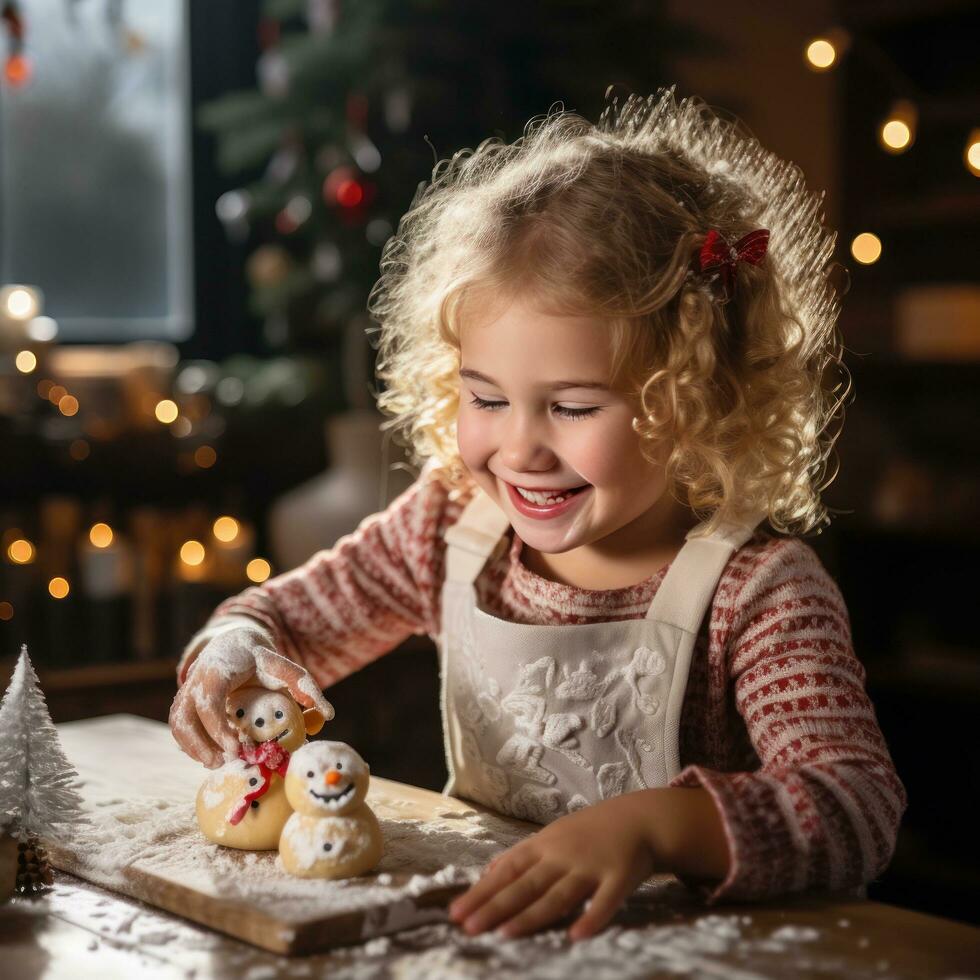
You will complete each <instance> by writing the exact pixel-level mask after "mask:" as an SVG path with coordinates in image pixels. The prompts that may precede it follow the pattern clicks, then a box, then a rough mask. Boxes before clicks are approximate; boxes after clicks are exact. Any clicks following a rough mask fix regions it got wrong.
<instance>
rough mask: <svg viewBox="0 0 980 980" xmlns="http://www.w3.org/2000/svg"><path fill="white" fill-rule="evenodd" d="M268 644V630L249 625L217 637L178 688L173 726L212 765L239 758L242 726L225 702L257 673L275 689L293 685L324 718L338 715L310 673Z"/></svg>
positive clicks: (183, 743)
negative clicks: (229, 713) (230, 713)
mask: <svg viewBox="0 0 980 980" xmlns="http://www.w3.org/2000/svg"><path fill="white" fill-rule="evenodd" d="M268 643H269V641H268V638H267V636H266V635H265V634H264V633H262V632H261V631H259V630H252V629H249V628H248V627H242V628H241V629H233V630H229V631H228V632H226V633H222V634H220V635H219V636H216V637H215V638H214V639H213V640H211V641H210V642H209V643H207V645H206V646H205V647H204V649H203V650H201V652H200V654H198V657H197V659H196V660H195V661H194V663H193V664H192V665H191V667H190V670H189V672H188V674H187V679H186V680H185V681H184V683H183V685H182V686H181V687H180V689H179V690H178V691H177V696H176V697H175V698H174V701H173V704H172V705H171V708H170V730H171V731H172V732H173V736H174V738H175V739H176V741H177V744H178V745H179V746H180V747H181V749H182V750H183V751H184V752H186V753H187V755H189V756H190V757H191V758H193V759H196V760H197V761H198V762H202V763H204V765H206V766H207V767H208V768H209V769H216V768H217V767H218V766H220V765H221V764H222V763H223V762H224V761H225V759H226V758H227V759H236V758H238V749H239V745H240V740H239V729H238V728H237V727H236V726H235V725H234V724H233V723H232V721H231V719H230V718H229V717H228V713H227V710H226V705H225V702H226V700H227V698H228V695H229V694H231V692H232V691H234V690H236V689H237V688H239V687H241V686H242V684H244V683H246V682H247V681H249V680H251V679H252V678H253V677H254V678H256V680H257V681H258V682H259V683H260V684H261V685H262V686H263V687H267V688H269V689H270V690H282V689H286V690H288V691H289V693H290V694H291V695H292V697H293V699H294V700H295V701H296V702H297V704H299V705H300V706H301V707H303V708H313V709H315V710H316V711H318V712H319V713H320V714H321V715H322V716H323V719H324V721H329V720H330V719H331V718H333V707H332V706H331V705H330V702H329V701H327V700H326V698H324V696H323V692H322V691H321V690H320V688H319V687H317V685H316V683H315V681H314V680H313V678H312V677H311V676H310V675H309V673H308V672H307V671H306V670H305V669H304V668H302V667H300V666H299V664H294V663H293V662H292V661H291V660H288V659H287V658H286V657H282V656H280V655H279V654H278V653H276V652H275V650H273V649H271V648H270V647H269V645H268Z"/></svg>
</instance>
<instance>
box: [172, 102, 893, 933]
mask: <svg viewBox="0 0 980 980" xmlns="http://www.w3.org/2000/svg"><path fill="white" fill-rule="evenodd" d="M818 210H819V199H818V198H815V197H814V196H812V195H811V194H810V193H809V192H808V191H807V190H806V188H805V186H804V183H803V179H802V174H801V173H800V171H799V169H798V168H796V167H795V166H793V165H792V164H790V163H787V162H784V161H781V160H779V159H778V158H777V157H776V156H774V155H773V154H771V153H769V152H767V151H765V150H764V149H762V148H761V147H760V146H759V144H758V143H757V141H755V140H754V139H752V138H751V137H750V136H747V135H745V134H744V133H742V132H741V131H740V130H739V129H738V127H737V126H735V125H733V124H731V123H729V122H727V121H723V120H721V119H719V118H717V117H716V116H714V114H713V113H711V112H710V110H709V109H708V108H707V106H705V105H704V103H703V102H701V101H700V100H698V99H684V100H681V101H680V102H679V103H678V102H677V101H676V100H675V98H674V90H673V88H671V89H666V90H660V91H659V92H658V93H657V95H656V96H651V97H650V98H649V99H640V98H638V97H635V96H631V97H630V98H629V99H628V100H627V101H626V103H625V105H624V106H622V107H619V106H618V104H617V102H616V100H613V102H612V103H611V104H610V105H609V106H607V108H606V110H605V111H604V112H603V114H602V116H601V118H600V121H599V124H598V125H597V126H596V125H592V124H591V123H589V122H587V121H586V120H585V119H583V118H582V117H581V116H579V115H577V114H575V113H570V112H563V111H556V112H553V113H550V114H549V115H548V116H547V117H538V118H537V119H536V120H532V123H531V124H529V126H528V128H527V129H526V131H525V135H524V136H523V137H522V138H521V139H519V140H517V141H516V142H515V143H513V144H510V145H507V144H504V143H502V142H501V141H499V140H496V139H493V140H488V141H486V142H484V143H482V144H481V145H480V146H479V147H478V148H477V149H476V150H475V151H469V150H467V151H462V152H461V153H458V154H456V155H455V156H454V157H453V158H452V160H446V161H442V162H441V163H440V164H438V165H437V167H436V169H435V171H434V173H433V180H432V182H431V184H429V185H428V186H426V185H423V186H422V187H420V189H419V193H418V194H417V195H416V198H415V200H414V201H413V202H412V206H411V208H410V210H409V211H408V213H407V214H406V215H405V217H404V218H403V220H402V221H401V223H400V225H399V228H398V232H397V234H396V235H395V236H394V237H393V238H392V239H391V240H390V241H389V242H388V244H387V245H386V247H385V250H384V256H383V259H382V277H381V279H380V280H379V282H378V284H377V286H376V287H375V290H374V291H373V293H372V297H371V302H370V308H371V312H372V313H373V314H374V316H375V317H376V319H377V320H378V321H379V322H380V331H381V335H380V357H379V362H378V363H379V376H380V377H381V378H382V379H383V380H384V381H385V382H386V385H387V387H386V390H385V391H384V392H383V393H382V394H381V395H380V398H379V404H380V406H381V408H382V409H384V410H385V411H387V412H388V413H389V414H390V415H391V416H392V417H393V418H392V421H390V422H388V423H386V425H388V426H392V425H395V426H397V427H399V428H400V429H401V430H403V432H404V433H405V434H406V435H407V441H408V443H409V444H410V445H411V447H412V448H413V450H414V452H415V461H416V462H417V463H422V464H424V465H423V468H422V471H421V474H420V476H419V478H418V480H417V481H416V482H415V484H414V485H413V486H412V487H410V488H409V489H408V490H407V491H406V492H405V493H404V494H402V495H401V496H400V497H398V499H396V500H395V501H394V502H393V503H392V504H391V505H390V506H389V507H388V508H387V509H386V510H385V511H384V512H382V513H379V514H375V515H373V516H372V517H369V518H367V519H366V520H364V521H363V522H362V523H361V525H360V526H359V527H358V529H357V530H356V531H355V532H354V533H353V534H350V535H347V536H345V537H343V538H341V539H340V541H338V542H337V543H336V545H335V546H334V547H333V548H331V549H329V550H325V551H321V552H319V553H317V554H316V555H314V556H313V557H312V558H311V559H310V560H309V561H308V562H306V564H305V565H303V566H302V567H300V568H297V569H295V570H293V571H290V572H287V573H285V574H283V575H279V576H277V577H275V578H272V579H270V580H269V581H267V582H266V583H264V584H263V585H260V586H256V587H252V588H248V589H246V590H245V591H244V592H243V593H241V594H240V595H238V596H234V597H232V598H230V599H228V600H226V601H225V602H223V603H222V604H221V605H220V606H219V607H218V609H217V610H216V611H215V614H214V617H213V618H212V620H211V621H210V622H209V623H208V624H207V626H206V627H205V628H204V629H203V630H202V631H201V632H200V633H198V634H197V635H196V636H195V637H194V638H193V639H192V640H191V642H190V643H189V644H188V647H187V649H186V651H185V654H184V657H183V658H182V662H181V664H180V667H179V669H178V681H179V683H180V685H181V686H180V689H179V691H178V693H177V697H176V698H175V700H174V706H173V710H172V713H171V725H172V728H173V732H174V736H175V737H176V739H177V741H178V742H179V743H180V745H181V747H182V748H183V749H184V751H185V752H187V753H188V754H190V755H191V756H193V757H194V758H196V759H199V760H200V761H202V762H204V763H205V764H206V765H209V766H216V765H219V764H220V763H221V762H222V752H223V751H224V752H226V753H231V754H232V755H235V754H237V751H238V747H239V746H238V739H237V735H236V730H235V729H234V728H233V727H232V726H231V724H230V722H229V720H228V719H227V717H226V715H225V707H224V706H225V697H226V695H227V694H228V693H229V691H230V690H232V689H233V688H234V687H236V686H237V685H238V684H240V683H242V682H243V681H244V680H246V679H248V678H249V677H251V676H253V675H256V676H257V677H258V679H259V681H260V682H261V683H263V684H265V685H266V686H269V687H288V688H289V690H291V691H292V693H293V695H294V696H295V697H296V698H297V700H298V701H299V702H300V703H301V704H303V705H304V706H307V707H317V708H318V709H319V710H320V712H321V713H322V714H324V715H325V716H326V717H330V716H331V714H332V711H331V709H330V706H329V705H328V704H327V702H326V701H324V699H323V696H322V694H321V691H320V689H321V688H324V687H328V686H329V685H330V684H332V683H334V682H335V681H337V680H339V679H340V678H342V677H344V676H346V675H348V674H350V673H351V672H353V671H355V670H357V669H358V668H360V667H363V666H364V665H365V664H367V663H369V662H371V661H372V660H373V659H375V658H376V657H378V656H380V655H382V654H384V653H386V652H388V651H390V650H391V649H393V648H394V647H395V646H397V645H398V644H399V643H401V642H402V641H403V640H404V639H405V638H406V637H407V636H409V635H410V634H411V633H418V634H422V633H428V634H429V635H430V636H432V637H433V638H435V640H436V642H437V645H438V648H439V652H440V656H441V663H442V683H443V698H442V709H443V722H444V729H445V742H446V754H447V762H448V765H449V771H450V785H449V786H448V787H447V790H448V791H449V792H452V793H454V794H457V795H460V796H462V797H465V798H467V799H470V800H474V801H476V802H478V803H482V804H485V805H488V806H490V807H493V808H495V809H496V810H498V811H501V812H504V813H508V814H511V815H514V816H517V817H521V818H524V819H528V820H532V821H535V822H537V823H540V824H544V825H545V826H544V828H543V829H542V830H541V831H539V832H538V833H537V834H535V835H533V836H531V837H530V838H528V839H527V840H526V841H524V842H522V843H521V844H519V845H518V846H516V847H513V848H511V849H510V850H509V851H506V852H505V853H503V854H502V855H501V856H500V857H498V858H497V859H496V860H495V861H494V862H493V863H492V864H491V865H490V867H489V868H488V869H487V871H486V872H485V874H484V875H483V877H482V878H481V880H480V881H479V882H477V883H476V884H475V885H474V886H473V887H472V888H471V889H470V890H469V891H468V892H466V893H465V894H464V895H462V896H460V897H459V898H458V899H457V900H456V901H455V902H454V903H453V905H452V906H451V909H450V914H451V916H452V918H453V919H454V920H455V921H456V922H459V923H461V925H462V926H463V928H464V929H465V930H466V931H467V932H470V933H476V932H480V931H482V930H485V929H488V928H492V927H497V928H499V929H500V930H501V932H502V933H503V934H504V935H510V936H513V935H519V934H522V933H526V932H529V931H532V930H535V929H538V928H540V927H542V926H545V925H547V924H549V923H552V922H554V921H555V920H557V919H559V918H561V917H563V916H566V915H568V914H570V913H574V912H575V911H576V910H578V909H579V908H580V907H581V906H583V904H584V906H585V908H584V911H581V912H580V914H579V915H578V917H577V918H576V919H575V922H574V924H573V926H572V928H571V934H572V936H573V937H575V938H578V937H584V936H587V935H590V934H592V933H594V932H595V931H596V930H598V929H600V928H601V927H602V926H603V925H604V924H605V923H607V922H608V921H609V919H610V918H611V917H612V915H613V914H614V912H615V910H616V908H617V907H618V906H619V905H620V904H621V903H622V901H623V900H624V899H625V898H626V897H627V896H628V895H629V894H630V892H631V891H632V890H633V889H634V888H635V887H636V886H637V885H638V884H639V883H640V882H641V881H642V880H644V879H645V878H646V877H648V876H649V875H650V874H651V873H653V872H673V873H675V874H677V875H678V876H680V877H681V879H682V880H683V881H685V882H687V883H689V884H690V885H692V886H695V887H698V888H700V889H704V890H705V891H706V893H707V897H708V899H709V900H710V901H712V902H713V901H718V900H720V899H736V898H738V899H764V898H772V897H774V896H777V895H780V894H783V893H787V892H793V891H799V890H802V889H816V888H828V889H842V888H860V886H861V885H863V884H864V883H866V882H868V881H870V880H871V879H873V878H874V877H876V876H877V875H879V874H880V873H881V872H882V871H883V870H884V868H885V867H886V865H887V864H888V861H889V859H890V856H891V853H892V850H893V848H894V844H895V837H896V832H897V828H898V824H899V821H900V818H901V816H902V813H903V811H904V809H905V803H906V798H905V791H904V789H903V787H902V784H901V782H900V781H899V779H898V777H897V775H896V773H895V770H894V767H893V765H892V761H891V759H890V757H889V753H888V750H887V748H886V746H885V743H884V740H883V739H882V735H881V732H880V731H879V728H878V725H877V723H876V720H875V714H874V709H873V708H872V705H871V704H870V702H869V700H868V697H867V694H866V693H865V690H864V680H865V672H864V669H863V667H862V665H861V663H860V661H859V660H858V659H857V658H856V656H855V654H854V651H853V649H852V645H851V637H850V625H849V620H848V613H847V609H846V607H845V604H844V600H843V598H842V596H841V594H840V591H839V589H838V588H837V586H836V584H835V583H834V581H833V580H832V579H831V578H830V576H829V575H828V574H827V572H826V571H825V569H824V568H823V567H822V565H821V563H820V561H819V559H818V558H817V556H816V554H815V553H814V552H813V550H812V549H811V548H810V547H809V546H808V545H807V544H805V543H804V542H803V541H802V540H801V539H800V537H799V536H798V535H801V534H805V533H807V532H810V531H813V530H814V529H819V528H820V527H821V526H822V525H823V524H826V523H827V511H826V508H825V507H824V506H823V505H822V504H821V500H820V495H819V494H820V490H822V489H823V487H824V486H826V482H825V483H821V480H822V478H823V476H824V474H825V471H826V464H827V460H828V457H829V455H830V454H831V451H832V447H833V443H834V441H835V439H836V434H832V433H831V432H830V431H829V425H830V423H831V422H832V421H833V420H834V419H836V418H838V416H842V413H840V411H839V410H840V409H841V405H842V403H843V398H844V396H843V395H840V394H839V387H840V386H838V387H836V388H835V387H833V385H832V383H828V381H827V379H826V378H825V377H824V374H825V368H827V367H828V365H830V364H831V362H833V364H834V365H835V366H839V367H840V369H841V371H842V372H843V373H844V374H846V369H844V368H843V365H842V363H841V359H840V354H841V345H840V342H839V340H838V338H837V337H836V334H835V331H836V327H835V323H836V318H837V314H838V311H839V306H838V303H837V300H836V296H835V294H834V292H833V289H832V287H831V285H830V283H829V281H828V278H827V273H826V266H827V262H828V260H829V259H830V256H831V253H832V250H833V246H834V239H835V236H834V235H832V234H830V233H828V232H827V231H825V230H824V228H823V227H822V225H821V221H820V218H819V215H818ZM844 394H845V395H846V391H845V393H844ZM831 479H832V477H831ZM827 482H829V481H827ZM764 521H768V523H769V525H770V526H771V527H772V528H773V529H774V530H775V531H776V532H778V533H779V534H782V535H783V536H777V534H771V533H769V532H767V531H766V530H764V528H763V526H762V523H763V522H764ZM794 535H797V536H794Z"/></svg>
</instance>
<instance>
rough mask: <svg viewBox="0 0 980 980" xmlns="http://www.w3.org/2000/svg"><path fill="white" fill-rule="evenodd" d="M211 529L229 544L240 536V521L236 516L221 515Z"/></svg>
mask: <svg viewBox="0 0 980 980" xmlns="http://www.w3.org/2000/svg"><path fill="white" fill-rule="evenodd" d="M211 530H212V533H213V534H214V536H215V537H216V538H217V539H218V540H219V541H221V542H223V543H225V544H228V543H230V542H232V541H234V540H235V538H237V537H238V531H239V525H238V521H236V520H235V518H234V517H219V518H218V519H217V520H216V521H215V522H214V526H213V527H212V528H211Z"/></svg>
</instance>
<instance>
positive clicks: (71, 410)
mask: <svg viewBox="0 0 980 980" xmlns="http://www.w3.org/2000/svg"><path fill="white" fill-rule="evenodd" d="M58 411H59V412H61V414H62V415H64V416H65V417H66V418H70V417H71V416H72V415H77V414H78V399H77V398H76V397H75V396H74V395H63V396H62V397H61V398H59V399H58Z"/></svg>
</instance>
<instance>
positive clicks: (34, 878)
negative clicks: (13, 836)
mask: <svg viewBox="0 0 980 980" xmlns="http://www.w3.org/2000/svg"><path fill="white" fill-rule="evenodd" d="M53 882H54V877H53V876H52V874H51V865H49V864H48V856H47V854H45V853H44V848H43V847H42V846H41V842H40V841H39V840H38V839H37V834H28V836H27V837H26V838H23V839H21V840H18V841H17V883H16V886H15V887H16V889H17V894H18V895H28V896H33V895H38V894H40V893H41V892H42V891H44V888H45V887H46V886H47V885H50V884H52V883H53Z"/></svg>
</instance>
